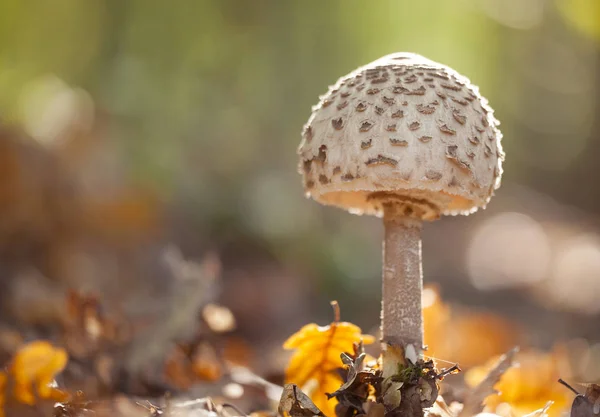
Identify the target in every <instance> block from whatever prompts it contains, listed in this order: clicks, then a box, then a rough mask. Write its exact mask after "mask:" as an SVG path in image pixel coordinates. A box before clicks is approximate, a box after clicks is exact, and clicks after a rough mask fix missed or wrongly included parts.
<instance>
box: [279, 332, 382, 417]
mask: <svg viewBox="0 0 600 417" xmlns="http://www.w3.org/2000/svg"><path fill="white" fill-rule="evenodd" d="M361 340H362V342H363V343H366V344H369V343H373V341H374V338H373V336H369V335H363V334H362V331H361V329H360V328H359V327H358V326H355V325H354V324H352V323H347V322H337V321H334V322H333V323H331V324H330V325H329V326H325V327H320V326H317V325H316V324H308V325H306V326H304V327H303V328H302V329H300V331H298V332H297V333H295V334H294V335H292V336H291V337H290V338H289V339H288V340H286V341H285V343H284V345H283V347H284V349H295V350H296V352H295V353H294V354H293V355H292V358H291V359H290V363H289V365H288V368H287V370H286V375H285V380H286V383H294V384H296V385H298V386H299V387H301V388H302V390H304V391H305V392H307V393H308V395H309V396H310V397H311V398H312V400H313V401H314V403H315V404H316V406H317V407H318V408H319V409H321V410H323V412H324V413H325V414H326V415H334V408H335V405H336V402H337V401H336V400H335V399H332V400H331V401H327V395H326V394H327V393H332V392H335V391H336V390H337V389H338V388H339V387H340V385H341V384H342V380H341V378H340V377H339V375H338V374H337V372H335V370H336V369H337V368H340V367H341V366H342V364H341V361H340V354H341V353H344V352H347V353H350V352H353V344H354V343H359V342H360V341H361Z"/></svg>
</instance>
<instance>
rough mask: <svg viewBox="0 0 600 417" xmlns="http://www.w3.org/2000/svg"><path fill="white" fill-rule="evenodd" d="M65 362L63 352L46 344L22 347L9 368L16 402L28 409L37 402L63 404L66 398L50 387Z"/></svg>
mask: <svg viewBox="0 0 600 417" xmlns="http://www.w3.org/2000/svg"><path fill="white" fill-rule="evenodd" d="M67 361H68V356H67V352H66V351H65V350H64V349H61V348H55V347H54V346H52V345H51V344H50V343H49V342H46V341H43V340H37V341H35V342H31V343H29V344H27V345H25V346H23V347H22V348H21V349H20V350H19V351H18V352H17V353H16V354H15V357H14V358H13V360H12V363H11V366H10V374H11V375H12V377H13V379H14V396H15V398H16V399H17V401H19V402H21V403H23V404H29V405H34V404H35V402H36V399H38V398H39V399H48V400H54V401H64V400H65V399H66V398H67V394H66V393H64V392H63V391H61V390H59V389H56V388H54V387H53V386H52V385H53V382H54V377H55V375H56V374H58V373H59V372H61V371H62V370H63V369H64V368H65V366H66V365H67Z"/></svg>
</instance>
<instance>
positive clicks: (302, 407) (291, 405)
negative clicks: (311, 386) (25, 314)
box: [278, 384, 324, 417]
mask: <svg viewBox="0 0 600 417" xmlns="http://www.w3.org/2000/svg"><path fill="white" fill-rule="evenodd" d="M278 411H279V414H280V415H282V416H290V417H314V416H324V414H323V412H322V411H321V410H319V408H318V407H317V406H316V405H315V404H314V403H313V402H312V400H311V399H310V397H309V396H308V395H306V394H305V393H303V392H302V390H301V389H300V388H298V386H297V385H295V384H286V385H285V386H284V387H283V392H282V394H281V400H279V408H278Z"/></svg>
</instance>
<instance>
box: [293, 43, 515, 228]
mask: <svg viewBox="0 0 600 417" xmlns="http://www.w3.org/2000/svg"><path fill="white" fill-rule="evenodd" d="M338 95H339V96H340V98H339V99H338V100H339V101H336V98H337V96H338ZM334 102H335V103H336V106H331V104H332V103H334ZM402 119H404V120H407V122H400V120H402ZM497 126H498V122H497V120H496V119H495V118H494V114H493V110H492V109H491V108H490V107H489V106H488V104H487V101H486V100H485V99H484V98H483V97H481V95H480V94H479V91H478V89H477V87H475V86H473V85H472V84H471V83H470V82H469V80H468V79H466V78H465V77H463V76H461V75H460V74H458V73H457V72H456V71H454V70H452V69H450V68H448V67H446V66H444V65H441V64H438V63H436V62H433V61H430V60H428V59H426V58H423V57H421V56H419V55H414V54H392V55H388V56H386V57H383V58H381V59H379V60H377V61H374V62H372V63H370V64H368V65H365V66H363V67H360V68H358V69H357V70H356V71H354V72H352V73H351V74H349V75H347V76H345V77H342V78H341V79H340V80H339V81H338V82H337V83H336V84H335V85H334V86H332V87H331V88H330V89H329V91H328V92H327V93H326V94H325V95H324V96H322V98H321V101H320V104H319V105H317V106H316V107H315V108H314V110H313V114H312V116H311V117H310V119H309V121H308V123H307V124H306V126H305V129H304V134H303V139H302V143H301V145H300V147H299V149H298V153H299V155H300V158H301V166H300V172H301V173H302V175H304V177H305V184H307V189H306V193H307V195H308V196H310V197H312V198H314V199H315V200H317V201H319V202H321V203H323V204H330V205H336V206H339V207H342V208H345V209H347V210H349V211H351V212H353V213H365V214H373V215H378V216H381V215H382V204H375V203H374V197H373V196H374V195H380V194H377V193H388V194H389V193H391V194H393V195H397V196H401V197H402V198H404V200H403V201H405V202H406V203H405V204H412V203H410V201H412V200H411V199H417V200H426V201H428V202H429V203H430V206H427V207H429V209H428V210H429V211H428V210H422V209H419V210H413V214H412V216H413V217H419V216H422V215H423V213H425V212H427V213H429V214H428V215H427V216H426V217H429V218H433V217H437V216H438V215H442V214H468V213H470V212H473V211H475V210H477V209H478V208H480V207H485V205H486V204H487V202H488V201H489V199H490V198H491V195H492V193H493V190H495V189H496V188H498V186H499V185H500V176H501V174H502V160H503V158H504V153H503V151H502V146H501V143H500V139H501V134H500V131H499V130H498V128H497ZM367 132H368V137H365V136H367ZM390 132H393V135H394V136H392V137H390ZM483 142H485V143H483ZM482 145H483V146H482ZM322 146H325V148H322ZM342 172H343V174H341V173H342ZM407 172H410V173H411V174H412V175H410V177H409V179H405V178H403V174H402V173H407ZM321 176H323V177H321ZM321 178H327V180H328V181H327V182H325V181H320V179H321ZM315 179H319V181H315ZM431 207H436V209H435V210H437V211H438V213H437V214H435V215H434V214H431V213H430V211H431V210H433V209H431Z"/></svg>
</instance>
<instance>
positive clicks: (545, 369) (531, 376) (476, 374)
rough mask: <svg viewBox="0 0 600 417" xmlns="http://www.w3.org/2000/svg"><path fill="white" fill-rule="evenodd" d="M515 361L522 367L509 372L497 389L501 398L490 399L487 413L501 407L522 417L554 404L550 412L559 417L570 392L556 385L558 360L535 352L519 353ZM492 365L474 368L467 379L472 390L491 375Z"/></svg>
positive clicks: (516, 416)
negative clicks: (551, 403)
mask: <svg viewBox="0 0 600 417" xmlns="http://www.w3.org/2000/svg"><path fill="white" fill-rule="evenodd" d="M514 361H515V362H516V363H518V365H519V366H516V367H511V368H510V369H506V370H505V373H504V375H502V377H501V379H500V380H499V382H498V383H496V384H495V386H494V387H495V389H496V390H497V391H499V394H496V395H490V396H489V397H488V398H487V399H486V401H485V404H486V409H487V410H490V411H494V410H496V409H497V407H499V406H500V405H501V404H502V407H506V404H507V405H508V406H510V408H511V414H512V415H514V416H515V417H523V416H525V415H527V414H530V413H532V411H533V410H540V409H543V408H544V407H545V406H546V405H547V402H548V401H552V402H553V403H554V404H553V405H552V407H550V408H549V409H548V410H547V411H544V413H546V412H547V414H548V415H549V416H550V417H558V416H560V415H561V413H562V411H563V410H564V409H565V408H566V407H567V404H568V401H569V396H570V394H569V392H568V391H567V390H566V389H564V388H563V387H561V386H560V385H559V384H557V383H556V380H557V379H558V365H557V361H556V358H555V356H554V355H553V354H551V353H543V352H539V351H534V350H528V351H524V352H519V353H517V354H516V355H515V357H514ZM491 366H492V361H490V363H488V364H486V365H484V366H482V367H479V368H474V369H471V370H470V371H468V372H467V373H466V375H465V380H466V382H467V384H469V385H470V386H474V385H476V384H478V383H479V384H481V383H482V382H481V381H483V379H484V378H485V374H486V373H491V372H492V371H489V369H490V368H491Z"/></svg>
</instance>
